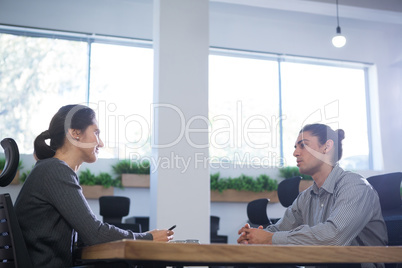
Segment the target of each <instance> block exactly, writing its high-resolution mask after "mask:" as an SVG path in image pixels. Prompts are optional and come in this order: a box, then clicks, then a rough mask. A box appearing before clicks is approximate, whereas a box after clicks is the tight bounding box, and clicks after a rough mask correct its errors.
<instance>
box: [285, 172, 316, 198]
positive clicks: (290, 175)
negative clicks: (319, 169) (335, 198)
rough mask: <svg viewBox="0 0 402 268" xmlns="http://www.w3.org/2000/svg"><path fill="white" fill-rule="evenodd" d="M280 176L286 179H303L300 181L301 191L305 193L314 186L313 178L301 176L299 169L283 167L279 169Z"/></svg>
mask: <svg viewBox="0 0 402 268" xmlns="http://www.w3.org/2000/svg"><path fill="white" fill-rule="evenodd" d="M279 174H280V176H281V177H282V178H284V179H290V178H293V177H296V176H300V177H302V180H301V181H300V186H299V191H300V192H301V191H304V190H306V189H307V188H308V187H310V186H311V185H313V183H314V181H313V178H312V177H311V176H309V175H305V174H301V173H300V171H299V168H298V167H283V168H280V169H279Z"/></svg>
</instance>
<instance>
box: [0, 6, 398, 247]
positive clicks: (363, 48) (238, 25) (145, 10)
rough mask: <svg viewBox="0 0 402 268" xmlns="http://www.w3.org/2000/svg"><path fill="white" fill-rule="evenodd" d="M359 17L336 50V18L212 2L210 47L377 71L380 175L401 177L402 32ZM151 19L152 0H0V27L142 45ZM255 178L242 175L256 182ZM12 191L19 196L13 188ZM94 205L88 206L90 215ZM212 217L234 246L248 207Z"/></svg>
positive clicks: (225, 208) (218, 207)
mask: <svg viewBox="0 0 402 268" xmlns="http://www.w3.org/2000/svg"><path fill="white" fill-rule="evenodd" d="M278 1H279V0H278ZM269 2H270V3H275V2H274V1H269ZM279 2H280V1H279ZM279 2H278V3H279ZM305 2H307V1H305ZM341 10H342V9H341ZM363 11H364V10H363ZM363 11H362V14H361V15H360V16H357V17H360V19H356V18H353V16H349V17H348V18H342V13H340V15H341V27H342V32H343V33H344V34H345V35H346V36H347V38H348V43H347V45H346V46H345V47H344V48H342V49H335V48H334V47H333V46H332V45H331V44H330V39H331V37H332V35H333V34H334V33H335V27H336V20H335V18H334V17H333V16H328V15H318V14H311V13H307V12H306V11H303V12H296V11H285V10H279V9H264V8H256V7H247V6H240V5H230V4H226V3H220V2H218V1H216V2H211V3H210V21H209V24H210V25H209V26H210V46H213V47H227V48H235V49H245V50H252V51H265V52H271V53H279V54H288V55H299V56H308V57H318V58H328V59H337V60H345V61H359V62H366V63H371V64H374V66H375V70H377V73H376V74H377V77H376V80H377V81H378V84H377V85H374V86H377V87H378V99H373V100H372V101H373V102H374V103H376V102H377V103H378V106H379V123H380V126H379V127H378V128H377V129H376V130H377V131H378V132H379V133H380V137H381V144H382V152H383V162H384V169H383V170H380V171H377V173H378V172H381V173H385V172H391V171H402V166H401V160H400V159H402V146H401V142H400V137H402V116H401V114H402V105H400V103H401V102H402V75H401V74H402V45H401V44H402V24H401V23H398V22H397V23H389V22H388V23H385V22H378V21H370V19H371V18H370V17H367V20H366V19H365V18H364V14H366V13H364V12H363ZM152 12H153V7H152V1H150V0H130V1H127V0H119V1H118V0H101V1H99V0H87V1H78V0H72V1H68V2H66V1H52V0H37V1H29V0H0V24H8V25H17V26H30V27H38V28H46V29H55V30H66V31H78V32H87V33H97V34H106V35H115V36H127V37H133V38H141V39H152V27H153V25H152V24H153V18H152V16H153V15H152ZM315 13H317V12H315ZM362 17H363V19H364V20H362V19H361V18H362ZM374 19H375V18H374ZM374 80H375V79H374ZM319 105H320V104H319ZM102 163H104V162H102V161H101V163H100V164H99V163H98V164H94V165H92V166H91V167H93V168H94V170H95V171H96V169H98V168H99V170H102V169H104V168H106V169H107V165H105V164H102ZM220 171H221V173H222V175H223V174H230V175H231V176H236V175H239V174H241V173H244V170H242V169H236V170H235V169H225V170H220ZM259 171H260V170H252V171H251V170H248V171H247V172H250V173H252V172H253V173H255V174H257V173H258V174H260V173H259ZM272 172H275V171H272ZM211 173H214V169H211ZM250 173H248V174H250ZM364 173H365V174H369V175H370V174H372V173H375V172H364ZM258 174H257V175H258ZM252 175H253V174H252ZM10 187H11V188H10V189H9V190H12V191H13V192H14V193H15V194H17V193H18V187H17V186H15V187H14V186H10ZM7 190H8V189H7ZM183 190H184V189H183ZM1 191H4V190H3V189H1ZM124 193H126V192H125V190H124ZM129 195H130V196H131V197H132V199H133V201H132V203H133V204H134V208H135V211H133V212H132V213H133V215H138V216H144V213H148V215H149V208H148V211H147V206H146V205H145V206H142V207H141V208H139V207H136V204H137V203H143V204H145V203H147V202H149V196H147V194H145V193H142V192H138V193H137V192H135V193H134V192H133V193H132V194H131V193H130V194H129ZM139 199H140V200H139ZM95 203H96V202H95ZM95 203H93V202H91V206H93V208H94V211H96V210H97V208H96V204H95ZM282 211H283V210H282V209H281V208H278V205H274V206H273V207H270V208H269V212H270V213H273V214H276V213H278V214H280V213H282ZM211 214H212V215H218V216H221V229H220V231H219V233H220V234H226V235H229V236H230V237H229V242H230V243H235V241H236V237H237V229H238V228H239V227H240V226H241V225H242V224H243V223H244V222H245V220H246V214H245V204H241V203H234V204H222V203H212V204H211ZM275 216H276V215H275Z"/></svg>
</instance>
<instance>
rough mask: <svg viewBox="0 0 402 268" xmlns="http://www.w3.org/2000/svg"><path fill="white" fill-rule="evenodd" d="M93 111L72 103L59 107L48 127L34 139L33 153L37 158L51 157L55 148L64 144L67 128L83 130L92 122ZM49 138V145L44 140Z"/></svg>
mask: <svg viewBox="0 0 402 268" xmlns="http://www.w3.org/2000/svg"><path fill="white" fill-rule="evenodd" d="M94 119H95V112H94V110H92V109H91V108H89V107H87V106H84V105H79V104H74V105H66V106H63V107H61V108H60V109H59V111H58V112H57V113H56V114H55V115H54V116H53V118H52V120H51V121H50V124H49V129H48V130H45V131H43V132H42V133H41V134H39V136H37V137H36V139H35V141H34V149H35V154H36V157H37V158H38V159H46V158H51V157H53V156H54V155H55V153H56V150H57V149H59V148H60V147H62V146H63V145H64V141H65V138H66V133H67V131H68V130H69V129H78V130H80V131H81V132H84V131H85V130H86V129H87V127H88V126H90V125H92V124H93V123H94V121H93V120H94ZM47 139H50V146H49V145H48V144H46V142H45V140H47Z"/></svg>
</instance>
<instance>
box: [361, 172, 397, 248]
mask: <svg viewBox="0 0 402 268" xmlns="http://www.w3.org/2000/svg"><path fill="white" fill-rule="evenodd" d="M367 181H368V182H369V183H370V184H371V185H372V186H373V188H374V189H375V190H376V191H377V193H378V196H379V198H380V204H381V212H382V216H383V217H384V221H385V224H386V225H387V230H388V245H390V246H394V245H402V200H401V193H400V187H401V181H402V172H395V173H387V174H382V175H377V176H372V177H369V178H367Z"/></svg>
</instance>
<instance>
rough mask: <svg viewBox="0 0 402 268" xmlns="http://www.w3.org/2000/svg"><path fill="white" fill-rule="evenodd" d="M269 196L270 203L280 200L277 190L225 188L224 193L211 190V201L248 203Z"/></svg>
mask: <svg viewBox="0 0 402 268" xmlns="http://www.w3.org/2000/svg"><path fill="white" fill-rule="evenodd" d="M260 198H268V199H269V200H270V201H269V202H270V203H277V202H279V199H278V192H277V191H270V192H267V191H264V192H251V191H237V190H232V189H228V190H224V191H223V192H222V193H220V192H219V191H216V190H213V191H212V190H211V202H242V203H248V202H250V201H253V200H255V199H260Z"/></svg>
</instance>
